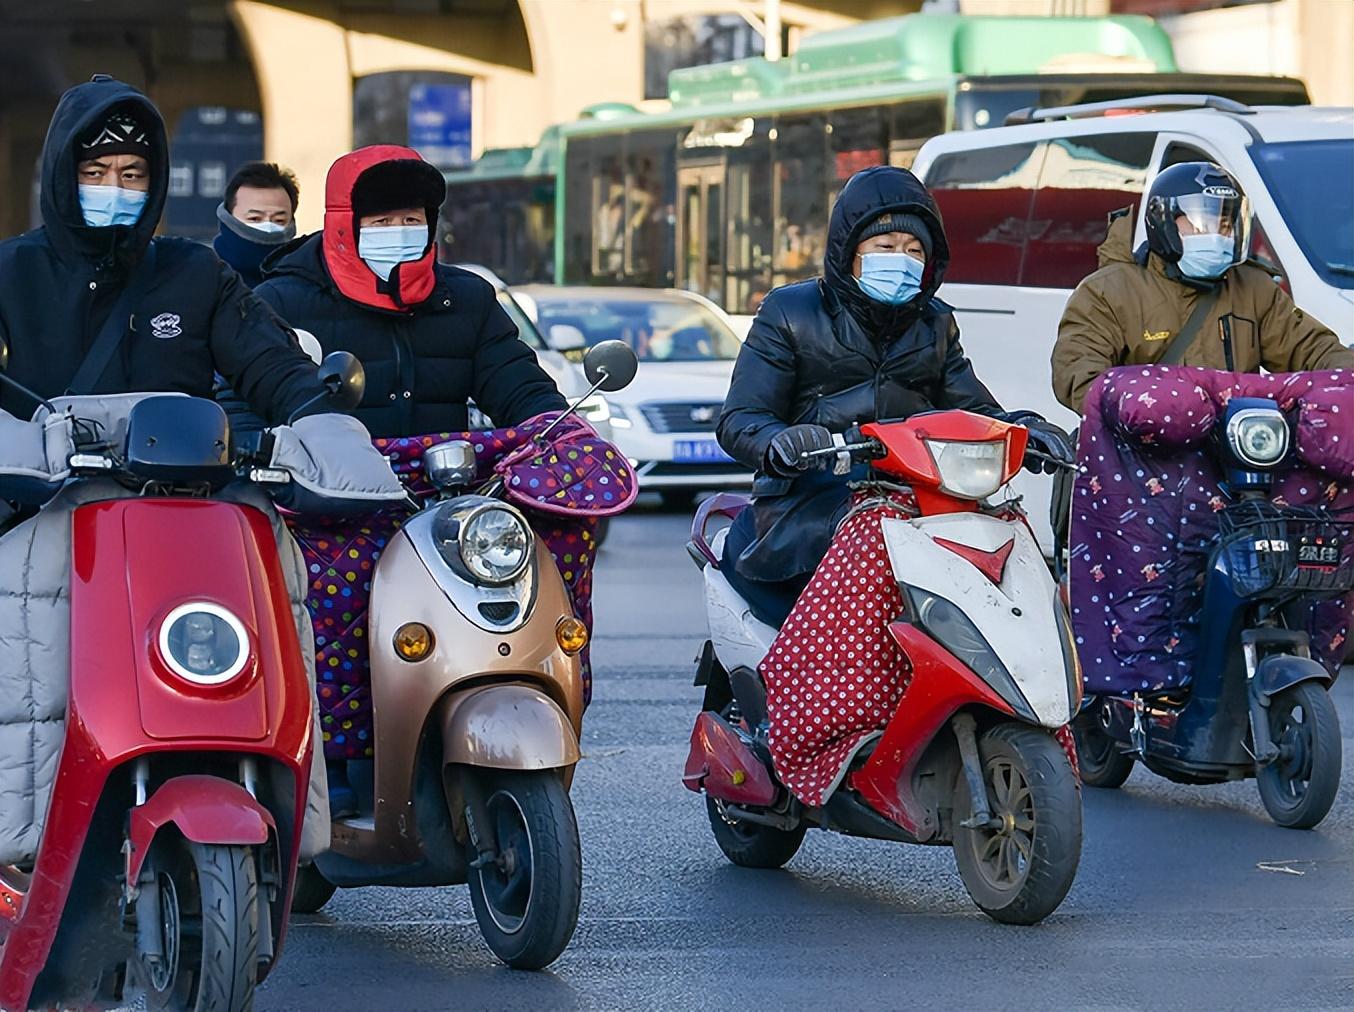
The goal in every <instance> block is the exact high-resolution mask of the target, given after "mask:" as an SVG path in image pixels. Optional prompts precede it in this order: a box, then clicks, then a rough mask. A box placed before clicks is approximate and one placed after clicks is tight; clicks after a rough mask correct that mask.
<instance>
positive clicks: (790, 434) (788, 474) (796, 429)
mask: <svg viewBox="0 0 1354 1012" xmlns="http://www.w3.org/2000/svg"><path fill="white" fill-rule="evenodd" d="M830 446H832V433H831V432H828V430H827V429H825V428H823V427H822V426H821V425H791V426H790V427H789V428H788V429H781V431H780V432H777V433H776V434H775V435H774V436H773V437H771V445H770V446H769V447H767V449H766V469H767V470H768V471H769V472H771V473H772V474H776V475H779V476H780V477H782V478H792V477H794V476H795V475H796V474H798V473H799V472H800V471H811V470H815V469H818V468H827V467H831V466H832V462H833V460H834V459H835V458H834V457H832V456H830V455H824V456H822V457H812V458H810V459H808V460H800V459H799V455H800V454H801V453H804V452H805V451H806V450H826V449H827V448H828V447H830Z"/></svg>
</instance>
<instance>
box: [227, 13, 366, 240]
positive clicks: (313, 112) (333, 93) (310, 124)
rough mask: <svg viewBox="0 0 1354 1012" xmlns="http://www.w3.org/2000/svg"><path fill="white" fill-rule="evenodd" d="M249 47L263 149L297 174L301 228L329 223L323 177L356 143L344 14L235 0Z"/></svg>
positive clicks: (237, 17) (238, 21)
mask: <svg viewBox="0 0 1354 1012" xmlns="http://www.w3.org/2000/svg"><path fill="white" fill-rule="evenodd" d="M230 9H231V16H232V17H233V18H234V20H235V24H236V27H237V28H238V29H239V31H240V36H241V38H243V39H244V43H245V46H246V47H247V48H248V50H249V55H250V59H251V60H252V61H253V64H254V75H255V78H256V79H257V81H258V88H259V99H260V105H261V111H262V113H263V154H264V157H265V158H266V159H268V160H269V161H274V162H279V163H281V164H282V165H285V166H287V167H288V168H290V169H291V170H292V171H293V172H295V173H296V178H297V180H298V181H299V182H300V184H301V207H300V210H299V213H298V214H297V225H298V228H299V229H300V231H302V232H307V231H313V230H316V229H318V228H320V227H321V226H322V225H323V223H324V178H325V175H326V173H327V172H328V171H329V166H330V165H331V164H332V163H333V161H334V159H335V158H337V157H338V156H339V155H341V154H343V153H344V152H346V151H349V150H351V149H352V146H353V86H352V71H351V69H350V67H349V62H348V47H347V44H346V33H345V32H344V30H343V28H342V27H341V26H340V25H339V23H338V12H337V11H336V10H335V11H327V12H325V13H326V14H329V15H332V16H331V17H330V16H326V17H319V16H312V15H309V14H300V13H297V12H295V11H290V10H285V9H283V8H280V7H273V6H270V5H269V4H266V3H259V2H257V0H232V2H231V5H230Z"/></svg>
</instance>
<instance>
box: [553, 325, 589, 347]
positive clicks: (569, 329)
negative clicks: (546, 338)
mask: <svg viewBox="0 0 1354 1012" xmlns="http://www.w3.org/2000/svg"><path fill="white" fill-rule="evenodd" d="M587 346H588V339H587V337H586V336H584V334H583V331H581V330H579V329H578V328H577V327H575V326H574V325H573V324H571V323H555V324H551V326H550V347H551V348H553V349H554V350H555V351H582V350H583V349H584V348H586V347H587Z"/></svg>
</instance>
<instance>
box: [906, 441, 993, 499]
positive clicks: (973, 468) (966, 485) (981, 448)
mask: <svg viewBox="0 0 1354 1012" xmlns="http://www.w3.org/2000/svg"><path fill="white" fill-rule="evenodd" d="M924 442H925V443H926V448H927V450H929V451H930V452H931V459H932V460H933V461H934V462H935V465H936V473H937V474H938V475H940V490H941V491H942V492H948V493H949V494H950V495H953V496H958V497H959V498H961V499H985V498H987V497H988V496H990V495H991V494H992V493H993V492H995V491H996V490H997V489H999V488H1001V484H1002V479H1003V478H1005V477H1006V441H1005V440H1004V439H1000V440H996V439H994V440H988V441H986V442H981V443H961V442H952V441H950V440H943V439H927V440H925V441H924Z"/></svg>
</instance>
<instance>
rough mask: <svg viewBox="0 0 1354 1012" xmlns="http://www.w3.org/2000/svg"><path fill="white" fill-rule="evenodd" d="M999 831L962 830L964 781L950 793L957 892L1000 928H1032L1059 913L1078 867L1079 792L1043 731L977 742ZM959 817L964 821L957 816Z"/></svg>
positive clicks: (1004, 729) (990, 735)
mask: <svg viewBox="0 0 1354 1012" xmlns="http://www.w3.org/2000/svg"><path fill="white" fill-rule="evenodd" d="M978 755H979V758H980V759H981V761H982V765H983V778H984V782H985V783H986V785H987V791H988V800H989V804H990V805H991V811H992V814H993V816H994V817H995V818H998V819H1002V820H1003V822H1004V823H1005V824H1004V825H1003V826H1002V827H1001V828H1000V829H997V830H993V829H990V828H983V829H965V828H963V827H962V826H960V825H958V823H959V822H960V821H961V820H962V819H963V818H965V817H966V813H968V812H970V811H972V808H971V806H970V801H969V791H968V781H967V779H966V778H965V777H964V776H963V775H962V773H961V775H960V777H959V785H958V789H957V790H956V791H955V823H956V824H955V830H954V858H955V863H956V864H958V866H959V874H960V876H961V877H962V878H963V880H964V888H966V889H967V890H968V894H969V895H970V896H971V897H972V898H973V902H974V903H976V904H977V905H978V907H979V909H981V910H982V911H983V913H985V914H987V915H988V916H989V917H991V918H992V919H993V920H995V921H1000V922H1001V923H1003V924H1037V923H1038V922H1039V921H1042V920H1043V919H1044V918H1045V917H1047V916H1048V915H1049V914H1051V913H1052V912H1053V911H1054V910H1056V909H1058V905H1059V904H1060V903H1062V901H1063V897H1065V896H1066V895H1067V890H1068V889H1070V888H1071V887H1072V880H1073V879H1075V878H1076V875H1077V865H1078V863H1079V862H1080V860H1081V792H1080V788H1079V787H1078V785H1077V778H1076V775H1075V774H1074V773H1073V772H1072V764H1071V763H1070V762H1068V759H1067V753H1066V752H1064V751H1063V749H1062V746H1061V745H1059V744H1058V742H1057V740H1056V739H1055V738H1054V737H1053V735H1052V734H1050V733H1049V732H1047V731H1044V730H1041V729H1039V728H1035V727H1029V726H1027V725H1023V724H1014V723H1004V724H998V725H997V726H996V727H994V728H992V729H990V730H989V731H987V732H986V733H985V734H984V735H983V736H982V737H981V738H980V739H979V740H978ZM961 813H964V814H961Z"/></svg>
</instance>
